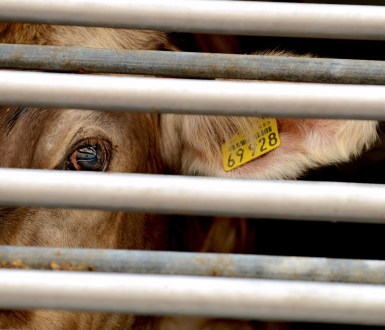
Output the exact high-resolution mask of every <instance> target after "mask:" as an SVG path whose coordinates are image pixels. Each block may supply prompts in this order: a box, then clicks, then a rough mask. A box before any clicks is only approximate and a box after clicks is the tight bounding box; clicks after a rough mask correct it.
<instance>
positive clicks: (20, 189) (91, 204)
mask: <svg viewBox="0 0 385 330" xmlns="http://www.w3.org/2000/svg"><path fill="white" fill-rule="evenodd" d="M0 205H3V206H30V207H37V206H40V207H57V208H87V209H110V210H124V211H140V212H151V213H164V214H196V215H217V216H239V217H249V218H260V217H261V218H277V219H307V220H312V219H315V220H330V221H350V222H351V221H358V222H360V221H367V222H374V223H385V207H384V205H385V185H371V184H353V183H331V182H301V181H259V180H241V179H221V178H209V177H184V176H171V175H149V174H113V173H95V172H65V171H47V170H20V169H0Z"/></svg>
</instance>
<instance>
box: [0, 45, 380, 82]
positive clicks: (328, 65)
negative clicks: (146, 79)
mask: <svg viewBox="0 0 385 330" xmlns="http://www.w3.org/2000/svg"><path fill="white" fill-rule="evenodd" d="M0 68H5V69H23V70H43V71H55V72H81V73H86V72H88V73H119V74H140V75H154V76H173V77H178V78H206V79H212V78H226V79H255V80H271V81H274V80H275V81H303V82H318V83H321V82H325V83H349V84H385V62H382V61H364V60H341V59H326V58H304V57H284V56H260V55H229V54H200V53H184V52H164V51H162V52H159V51H135V50H134V51H133V50H111V49H90V48H73V47H57V46H31V45H10V44H3V45H0Z"/></svg>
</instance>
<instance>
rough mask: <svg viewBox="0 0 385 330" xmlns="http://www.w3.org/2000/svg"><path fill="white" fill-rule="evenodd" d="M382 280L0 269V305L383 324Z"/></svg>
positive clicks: (384, 302)
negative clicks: (325, 280) (374, 282)
mask: <svg viewBox="0 0 385 330" xmlns="http://www.w3.org/2000/svg"><path fill="white" fill-rule="evenodd" d="M384 305H385V287H384V286H379V285H369V284H346V283H344V284H342V283H320V282H300V281H279V280H257V279H230V278H207V277H191V276H170V275H131V274H106V273H79V272H50V271H32V270H0V309H12V310H15V309H28V310H29V309H64V310H71V311H75V310H81V311H105V312H121V313H135V314H145V315H199V316H208V317H226V318H241V319H268V320H287V321H290V320H295V321H315V322H331V323H349V324H366V325H367V324H371V325H385V313H384Z"/></svg>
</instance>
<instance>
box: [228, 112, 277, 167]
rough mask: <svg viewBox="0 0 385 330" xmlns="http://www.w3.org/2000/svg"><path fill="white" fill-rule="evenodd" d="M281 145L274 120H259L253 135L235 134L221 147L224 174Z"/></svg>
mask: <svg viewBox="0 0 385 330" xmlns="http://www.w3.org/2000/svg"><path fill="white" fill-rule="evenodd" d="M280 144H281V141H280V139H279V134H278V125H277V120H276V119H275V118H262V119H259V120H258V121H257V123H256V125H255V128H254V129H253V134H252V135H249V136H242V135H240V134H236V135H235V136H233V137H232V138H231V139H230V140H229V141H227V142H226V143H224V144H223V145H222V160H223V166H224V168H225V171H226V172H229V171H231V170H233V169H235V168H237V167H239V166H242V165H243V164H246V163H248V162H249V161H251V160H253V159H255V158H258V157H260V156H262V155H264V154H266V153H268V152H270V151H272V150H274V149H276V148H278V147H279V146H280Z"/></svg>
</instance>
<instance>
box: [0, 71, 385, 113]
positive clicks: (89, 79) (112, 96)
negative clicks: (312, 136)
mask: <svg viewBox="0 0 385 330" xmlns="http://www.w3.org/2000/svg"><path fill="white" fill-rule="evenodd" d="M0 105H6V106H13V105H18V106H37V107H57V108H72V109H73V108H80V109H93V110H108V111H133V112H155V113H191V114H206V115H207V114H212V115H246V116H275V117H306V118H351V119H379V120H381V119H382V120H385V87H384V86H368V85H365V86H362V85H330V84H307V83H303V84H300V83H290V82H286V83H283V82H275V83H274V82H245V81H242V82H240V81H212V80H206V81H204V80H188V79H168V78H162V79H160V78H144V77H110V76H95V75H74V74H58V73H41V72H19V71H0Z"/></svg>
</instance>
